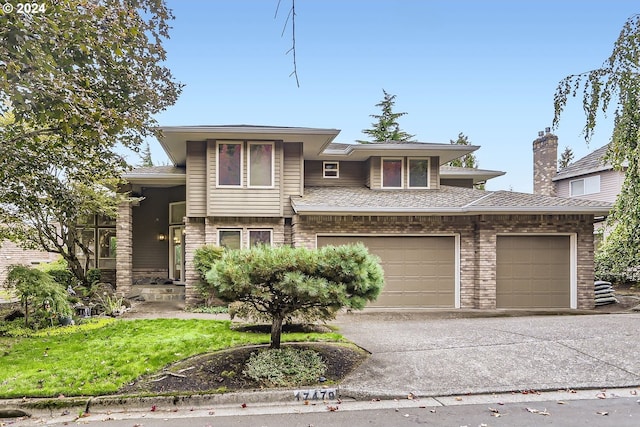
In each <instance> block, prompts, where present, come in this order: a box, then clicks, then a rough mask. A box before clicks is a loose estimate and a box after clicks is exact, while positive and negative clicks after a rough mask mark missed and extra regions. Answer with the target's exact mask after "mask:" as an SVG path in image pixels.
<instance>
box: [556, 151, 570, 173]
mask: <svg viewBox="0 0 640 427" xmlns="http://www.w3.org/2000/svg"><path fill="white" fill-rule="evenodd" d="M572 160H573V150H572V149H571V148H569V147H564V151H563V152H562V154H561V155H560V159H559V160H558V169H564V168H566V167H567V166H569V164H571V161H572Z"/></svg>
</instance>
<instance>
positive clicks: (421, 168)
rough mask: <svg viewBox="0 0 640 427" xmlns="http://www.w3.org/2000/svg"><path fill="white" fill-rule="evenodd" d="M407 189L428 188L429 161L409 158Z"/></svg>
mask: <svg viewBox="0 0 640 427" xmlns="http://www.w3.org/2000/svg"><path fill="white" fill-rule="evenodd" d="M408 165H409V167H408V169H409V188H429V159H428V158H413V159H412V158H409V160H408Z"/></svg>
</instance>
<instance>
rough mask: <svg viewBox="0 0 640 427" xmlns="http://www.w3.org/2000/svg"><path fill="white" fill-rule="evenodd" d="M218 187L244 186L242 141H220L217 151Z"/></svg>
mask: <svg viewBox="0 0 640 427" xmlns="http://www.w3.org/2000/svg"><path fill="white" fill-rule="evenodd" d="M216 164H217V166H218V167H217V168H216V173H217V179H216V182H217V186H218V187H241V186H242V143H241V142H219V143H218V149H217V151H216Z"/></svg>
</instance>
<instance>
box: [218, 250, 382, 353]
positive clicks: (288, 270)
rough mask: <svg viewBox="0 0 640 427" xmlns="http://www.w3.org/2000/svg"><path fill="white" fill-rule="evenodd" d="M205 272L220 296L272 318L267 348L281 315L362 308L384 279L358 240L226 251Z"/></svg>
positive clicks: (324, 314) (276, 339) (322, 316)
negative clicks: (320, 244)
mask: <svg viewBox="0 0 640 427" xmlns="http://www.w3.org/2000/svg"><path fill="white" fill-rule="evenodd" d="M206 278H207V282H208V284H209V285H210V286H211V287H212V288H213V289H214V290H215V293H216V295H217V296H218V297H219V298H221V299H222V300H224V301H228V302H234V301H238V302H240V303H242V304H243V305H244V306H246V307H248V308H249V310H248V311H246V312H248V313H251V311H254V312H255V313H256V314H257V316H258V317H259V316H268V317H269V318H270V319H271V320H272V324H271V347H272V348H279V347H280V336H281V333H282V324H283V322H284V321H286V320H291V319H292V318H294V317H296V316H298V315H301V316H303V317H305V318H306V319H307V320H308V319H312V318H313V319H316V320H328V319H332V318H333V317H334V316H335V314H336V312H337V311H338V310H339V309H341V308H342V307H347V308H351V309H362V308H364V307H365V305H366V304H367V302H369V301H374V300H375V299H376V298H377V297H378V295H379V293H380V291H381V289H382V285H383V283H384V273H383V271H382V267H381V266H380V264H379V259H378V258H377V257H375V256H373V255H370V254H369V253H368V251H367V249H366V247H365V246H364V245H362V244H356V245H344V246H325V247H322V248H319V249H316V250H312V249H306V248H293V247H290V246H279V247H270V246H255V247H252V248H249V249H242V250H231V251H225V253H224V255H223V256H222V258H221V259H220V260H219V261H218V262H216V263H215V265H214V266H213V268H212V269H211V270H210V271H209V273H207V275H206Z"/></svg>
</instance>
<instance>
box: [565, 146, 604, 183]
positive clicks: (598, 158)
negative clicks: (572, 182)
mask: <svg viewBox="0 0 640 427" xmlns="http://www.w3.org/2000/svg"><path fill="white" fill-rule="evenodd" d="M608 148H609V144H607V145H605V146H603V147H600V148H598V149H597V150H595V151H593V152H591V153H589V154H587V155H586V156H584V157H583V158H581V159H578V160H576V161H575V162H573V163H571V164H570V165H568V166H567V167H566V168H563V169H561V170H560V171H558V173H557V174H556V176H555V177H554V178H553V181H559V180H561V179H566V178H572V177H574V176H579V175H586V174H588V173H593V172H598V171H602V170H607V169H611V165H610V164H609V163H607V162H605V161H604V155H605V154H606V153H607V149H608Z"/></svg>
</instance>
